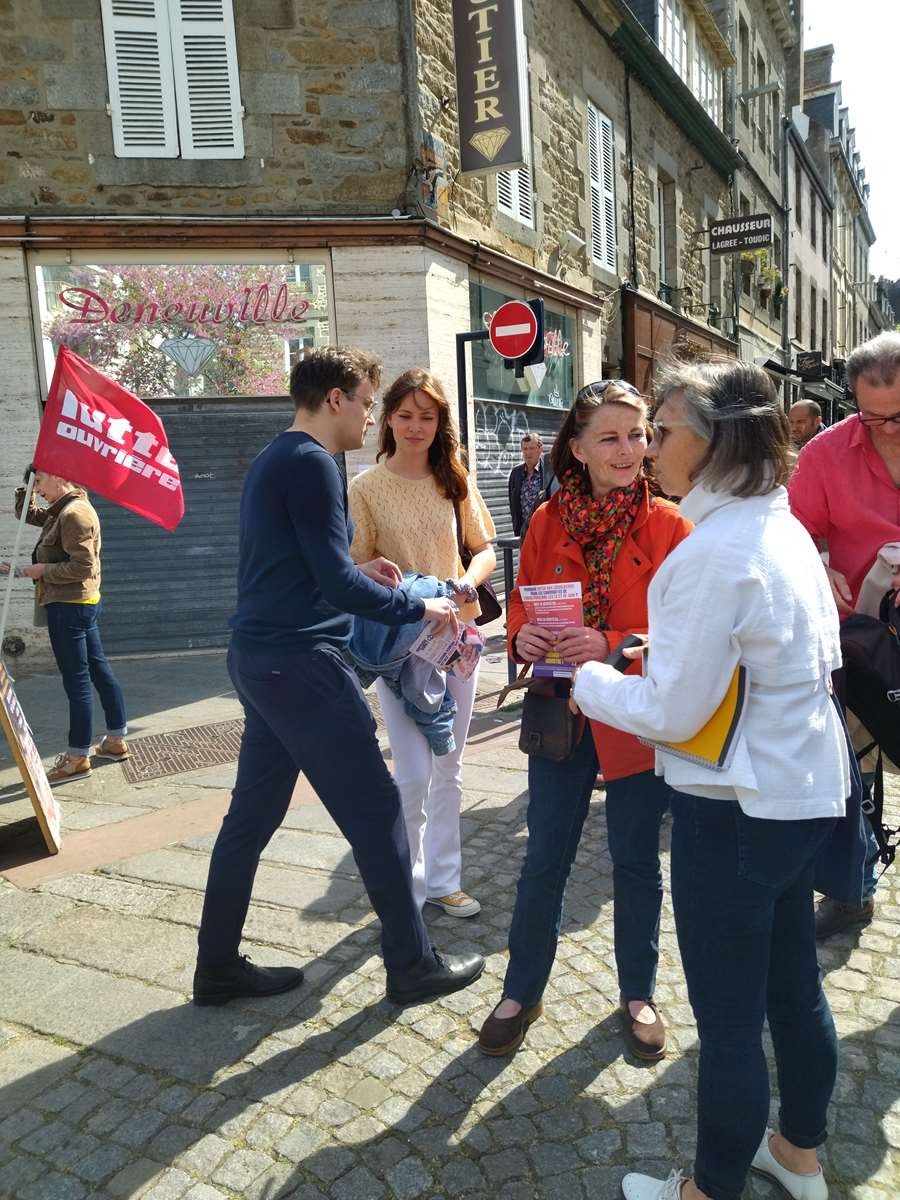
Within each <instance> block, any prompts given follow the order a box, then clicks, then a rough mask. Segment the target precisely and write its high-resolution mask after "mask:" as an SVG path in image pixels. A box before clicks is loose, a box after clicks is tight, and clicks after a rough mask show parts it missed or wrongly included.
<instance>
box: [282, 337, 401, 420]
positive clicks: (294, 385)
mask: <svg viewBox="0 0 900 1200" xmlns="http://www.w3.org/2000/svg"><path fill="white" fill-rule="evenodd" d="M364 379H368V380H369V382H370V383H371V384H372V387H375V388H377V387H378V386H379V385H380V384H381V359H380V358H379V357H378V355H377V354H369V353H368V351H366V350H358V349H357V348H356V347H355V346H321V347H319V349H317V350H311V351H310V352H309V354H307V355H306V356H305V357H304V358H301V359H300V361H299V362H298V363H297V364H296V365H295V366H294V369H293V370H292V371H291V397H292V398H293V401H294V407H295V408H304V409H306V410H307V411H308V412H317V411H318V410H319V409H320V408H321V407H322V404H323V402H324V400H325V397H326V396H327V395H328V393H329V392H330V391H331V390H332V388H340V389H341V391H344V392H352V391H353V390H354V388H356V386H357V385H358V384H360V383H362V381H363V380H364Z"/></svg>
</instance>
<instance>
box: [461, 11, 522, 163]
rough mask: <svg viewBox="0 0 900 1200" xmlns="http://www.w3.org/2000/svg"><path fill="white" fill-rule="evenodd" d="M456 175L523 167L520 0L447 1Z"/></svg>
mask: <svg viewBox="0 0 900 1200" xmlns="http://www.w3.org/2000/svg"><path fill="white" fill-rule="evenodd" d="M453 40H454V46H455V51H456V101H457V110H458V112H459V157H460V168H459V169H460V172H461V173H462V174H463V175H466V174H487V173H488V172H491V171H501V170H502V171H506V170H510V169H511V168H514V167H524V166H525V165H526V164H527V161H528V159H527V152H526V140H527V139H526V137H525V126H524V113H525V105H524V104H523V96H524V95H525V86H526V81H525V76H524V62H525V48H524V32H523V26H522V4H521V0H453Z"/></svg>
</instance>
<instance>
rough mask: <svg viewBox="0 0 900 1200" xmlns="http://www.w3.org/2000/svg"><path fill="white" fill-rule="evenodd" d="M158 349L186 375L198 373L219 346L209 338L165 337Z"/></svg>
mask: <svg viewBox="0 0 900 1200" xmlns="http://www.w3.org/2000/svg"><path fill="white" fill-rule="evenodd" d="M159 348H160V350H162V352H163V354H165V355H167V356H168V357H169V358H171V360H172V362H173V363H176V364H177V365H178V366H179V367H181V369H182V371H184V373H185V374H186V375H191V376H193V375H199V373H200V372H201V371H202V370H203V368H204V367H205V366H206V364H207V363H208V362H209V360H210V359H211V358H212V356H213V355H214V354H215V352H216V351H217V350H218V348H219V343H218V342H214V341H213V340H212V339H211V338H194V337H188V338H167V339H166V341H164V342H161V343H160V347H159Z"/></svg>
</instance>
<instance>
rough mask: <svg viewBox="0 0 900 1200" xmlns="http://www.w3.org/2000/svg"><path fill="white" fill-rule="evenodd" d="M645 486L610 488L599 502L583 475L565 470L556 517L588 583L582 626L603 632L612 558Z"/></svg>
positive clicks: (605, 623)
mask: <svg viewBox="0 0 900 1200" xmlns="http://www.w3.org/2000/svg"><path fill="white" fill-rule="evenodd" d="M646 495H647V484H646V482H645V481H644V480H643V479H636V480H635V481H634V483H632V484H629V486H628V487H624V488H613V490H612V491H611V492H608V493H607V494H606V495H605V496H601V497H600V499H599V500H595V499H594V498H593V496H592V495H591V485H590V480H589V479H588V475H587V472H586V471H579V470H575V469H573V470H569V471H567V472H566V474H565V475H564V476H563V480H562V484H561V486H560V489H559V515H560V519H561V520H562V523H563V528H564V529H565V531H566V533H567V534H568V535H569V537H571V538H572V539H573V540H574V541H576V542H577V543H578V545H579V546H580V547H581V551H582V553H583V555H584V561H585V563H586V564H587V569H588V575H589V577H590V582H589V583H588V588H587V593H586V595H585V596H584V597H583V603H584V623H585V625H589V626H590V627H591V628H592V629H606V628H607V616H608V614H609V588H610V583H611V580H612V572H613V566H614V564H615V561H616V555H617V554H618V553H619V550H620V548H621V546H622V543H623V542H624V541H625V538H626V537H627V535H628V531H629V530H630V529H631V526H632V524H633V522H634V518H635V517H636V516H637V514H638V511H639V510H640V507H641V505H642V504H643V502H644V497H645V496H646Z"/></svg>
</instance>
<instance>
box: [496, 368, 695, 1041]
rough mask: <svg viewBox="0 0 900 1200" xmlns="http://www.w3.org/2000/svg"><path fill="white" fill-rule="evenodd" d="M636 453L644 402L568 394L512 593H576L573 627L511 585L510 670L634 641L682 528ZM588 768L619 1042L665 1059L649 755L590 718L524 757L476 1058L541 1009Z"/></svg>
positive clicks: (659, 794)
mask: <svg viewBox="0 0 900 1200" xmlns="http://www.w3.org/2000/svg"><path fill="white" fill-rule="evenodd" d="M646 449H647V405H646V402H645V401H644V399H643V397H642V396H641V395H640V393H639V392H638V391H637V389H636V388H634V387H632V386H631V384H630V383H625V382H624V381H622V380H609V379H604V380H601V381H599V382H598V383H592V384H589V385H588V386H587V387H584V388H582V389H581V391H580V392H579V393H578V395H577V396H576V398H575V403H574V404H573V406H572V408H571V410H570V412H569V414H568V416H567V418H566V420H565V422H564V423H563V426H562V428H561V429H560V431H559V434H558V436H557V438H556V443H555V445H554V447H553V452H552V462H553V468H554V472H555V474H556V477H557V479H559V480H560V489H559V491H558V492H557V493H556V495H554V496H553V498H552V499H551V500H549V501H548V502H547V503H546V504H544V505H542V506H541V507H540V508H539V509H538V510H537V511H536V512H535V514H534V516H533V517H532V518H531V524H530V526H529V529H528V534H527V536H526V538H525V542H524V545H523V546H522V555H521V561H520V564H519V577H518V584H519V585H523V584H535V583H570V582H578V583H580V584H581V589H582V602H583V605H584V626H583V627H580V626H579V627H578V628H572V629H567V630H565V631H564V632H562V633H560V634H559V635H558V636H557V635H555V634H551V633H549V632H548V631H547V630H545V629H542V628H541V627H540V626H537V625H533V624H530V623H529V622H528V620H527V615H526V612H525V606H524V604H523V602H522V599H521V596H520V594H519V590H518V587H517V588H516V590H515V591H514V592H513V593H512V595H511V597H510V603H509V621H508V639H509V652H510V655H511V656H512V657H513V658H515V659H516V660H517V661H518V662H535V661H536V660H538V659H540V658H543V657H544V655H545V654H546V653H547V652H548V651H549V650H551V649H552V650H554V651H558V652H559V654H560V655H561V656H562V658H563V660H564V661H566V662H571V663H582V662H589V661H591V660H602V659H605V658H606V657H607V656H608V655H609V654H610V653H611V652H612V651H614V650H615V649H616V647H617V646H618V645H619V644H620V642H621V641H622V640H623V639H624V638H625V637H626V636H627V634H629V633H646V631H647V588H648V586H649V583H650V580H651V578H652V576H653V573H654V572H655V570H656V568H657V567H658V566H659V564H660V563H661V562H662V561H663V559H664V558H665V557H666V555H667V554H669V553H670V552H671V551H672V550H673V549H674V548H675V547H676V546H677V545H678V543H679V542H680V541H681V540H682V539H683V538H685V537H687V535H688V533H689V532H690V529H691V525H690V522H688V521H687V520H685V519H684V518H683V517H682V516H680V515H679V513H678V509H677V508H676V506H675V505H674V504H671V503H670V502H669V501H668V500H663V499H661V498H659V497H657V496H654V495H653V494H652V492H651V490H650V487H649V484H648V482H647V480H646V478H645V477H644V454H645V452H646ZM631 669H639V665H638V664H634V666H633V667H632V668H631ZM598 758H599V761H600V762H602V764H603V774H604V778H605V781H606V824H607V835H608V839H609V850H610V855H611V857H612V860H613V910H614V938H615V953H616V968H617V971H618V977H619V992H620V1008H621V1013H622V1020H623V1026H624V1033H625V1039H626V1042H627V1043H628V1045H629V1047H630V1049H631V1050H632V1052H633V1053H634V1054H635V1055H636V1056H637V1057H638V1058H641V1059H644V1060H647V1061H656V1060H658V1059H660V1058H662V1057H663V1055H664V1054H665V1049H666V1031H665V1026H664V1024H663V1022H662V1019H661V1017H660V1015H659V1011H658V1009H657V1006H656V1004H655V1003H654V1000H653V991H654V985H655V981H656V966H657V960H658V957H659V919H660V910H661V906H662V875H661V873H660V866H659V827H660V822H661V820H662V817H663V814H664V813H665V811H666V809H667V808H668V805H669V789H668V787H667V785H666V784H665V782H664V781H663V780H662V779H661V778H658V777H657V776H656V774H655V773H654V769H653V767H654V760H653V751H652V750H650V749H649V748H647V747H646V746H643V745H641V743H640V742H639V741H638V740H637V738H635V737H633V736H632V735H631V734H627V733H622V732H620V731H619V730H617V729H612V728H610V727H609V726H607V725H601V724H600V723H599V722H594V721H591V722H589V724H588V726H587V727H586V728H585V731H584V734H583V736H582V737H581V740H580V742H579V744H578V746H577V748H576V750H575V752H574V753H573V755H572V756H571V757H570V758H569V759H568V760H567V761H565V762H551V761H549V760H548V759H543V758H538V757H535V756H532V757H531V758H530V759H529V762H528V792H529V801H528V846H527V849H526V852H525V861H524V863H523V865H522V873H521V876H520V879H519V885H518V892H517V897H516V906H515V911H514V913H513V920H512V927H511V929H510V934H509V954H510V961H509V968H508V970H507V973H506V980H505V983H504V988H503V996H502V998H501V1000H500V1003H499V1004H498V1005H497V1006H496V1008H494V1010H493V1012H492V1013H491V1014H490V1016H489V1017H488V1018H487V1020H486V1021H485V1023H484V1025H483V1026H482V1029H481V1033H480V1035H479V1039H478V1044H479V1047H480V1048H481V1050H482V1051H483V1052H484V1053H485V1054H490V1055H498V1056H499V1055H505V1054H510V1053H511V1052H512V1051H513V1050H515V1049H516V1048H517V1047H518V1046H519V1045H521V1043H522V1040H523V1038H524V1037H525V1032H526V1030H527V1029H528V1026H529V1025H530V1024H531V1023H532V1022H533V1021H534V1020H536V1019H537V1017H539V1016H540V1015H541V1013H542V1011H543V1004H542V1001H541V996H542V994H543V991H544V987H545V985H546V983H547V980H548V978H549V976H550V971H551V969H552V966H553V960H554V958H555V957H556V945H557V940H558V937H559V926H560V921H561V918H562V908H563V895H564V892H565V886H566V880H567V878H568V876H569V871H570V870H571V867H572V863H573V861H574V859H575V854H576V851H577V849H578V843H579V841H580V839H581V830H582V828H583V826H584V821H585V817H586V816H587V812H588V806H589V803H590V797H591V791H592V790H593V787H594V783H595V780H596V778H597V770H598Z"/></svg>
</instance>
